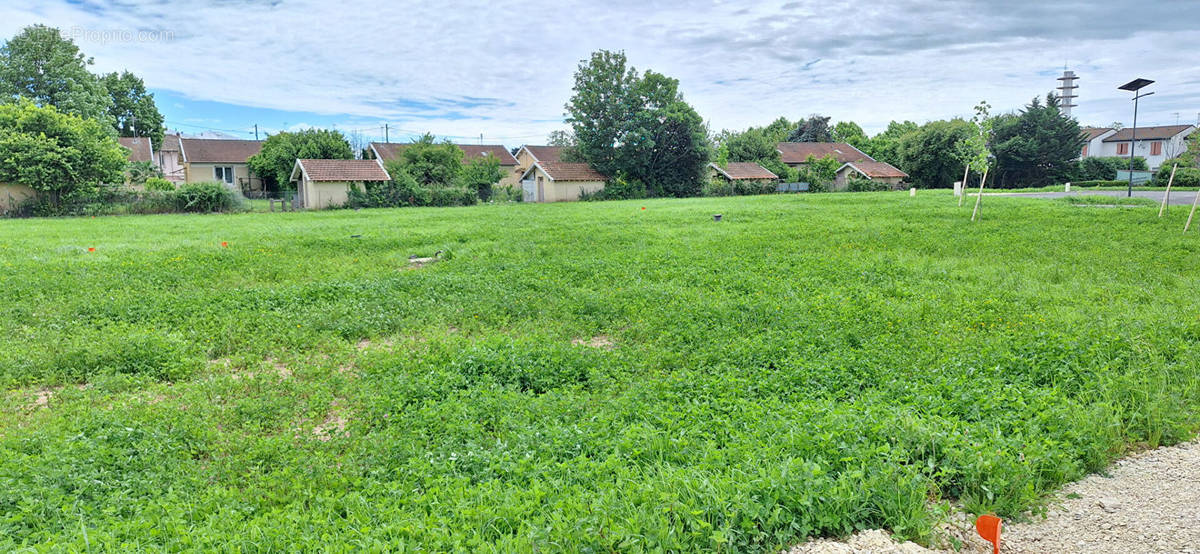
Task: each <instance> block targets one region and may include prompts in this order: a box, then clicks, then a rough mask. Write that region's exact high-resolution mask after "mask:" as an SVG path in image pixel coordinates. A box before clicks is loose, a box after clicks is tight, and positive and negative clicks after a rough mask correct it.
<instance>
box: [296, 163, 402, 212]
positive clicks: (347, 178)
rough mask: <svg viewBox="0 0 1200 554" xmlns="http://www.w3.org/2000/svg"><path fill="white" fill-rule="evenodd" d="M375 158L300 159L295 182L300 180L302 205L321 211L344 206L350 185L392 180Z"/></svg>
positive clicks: (298, 189) (298, 195) (298, 191)
mask: <svg viewBox="0 0 1200 554" xmlns="http://www.w3.org/2000/svg"><path fill="white" fill-rule="evenodd" d="M389 180H391V177H389V176H388V174H387V172H386V171H384V170H383V167H382V166H380V165H379V162H377V161H375V160H305V159H301V160H296V165H294V166H292V176H291V182H293V183H296V198H297V199H299V201H300V207H301V208H304V209H309V210H320V209H324V208H329V207H333V206H341V205H343V204H345V203H346V201H347V200H349V199H350V188H351V187H355V188H358V189H359V190H362V189H361V188H359V187H360V183H363V182H378V181H389Z"/></svg>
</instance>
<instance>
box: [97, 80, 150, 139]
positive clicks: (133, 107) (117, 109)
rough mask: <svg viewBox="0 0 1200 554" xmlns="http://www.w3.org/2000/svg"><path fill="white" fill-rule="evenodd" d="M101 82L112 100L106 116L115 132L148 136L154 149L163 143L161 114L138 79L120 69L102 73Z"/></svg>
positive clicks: (124, 134)
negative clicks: (115, 71) (103, 74)
mask: <svg viewBox="0 0 1200 554" xmlns="http://www.w3.org/2000/svg"><path fill="white" fill-rule="evenodd" d="M101 83H103V85H104V89H105V91H107V92H108V96H109V98H110V99H111V100H112V101H111V103H110V105H109V108H108V115H109V116H110V117H111V118H112V121H113V124H114V125H115V126H116V128H117V133H118V134H120V135H121V136H123V137H149V138H150V140H151V142H152V143H153V144H154V149H155V150H157V149H158V148H159V147H160V146H162V140H163V132H164V130H165V129H164V128H163V116H162V114H161V113H159V111H158V106H156V105H155V104H154V95H153V94H151V93H148V92H146V84H145V83H144V82H142V80H141V78H139V77H138V76H136V75H134V74H132V73H130V72H128V71H123V72H121V73H109V74H107V75H105V76H104V77H103V78H101Z"/></svg>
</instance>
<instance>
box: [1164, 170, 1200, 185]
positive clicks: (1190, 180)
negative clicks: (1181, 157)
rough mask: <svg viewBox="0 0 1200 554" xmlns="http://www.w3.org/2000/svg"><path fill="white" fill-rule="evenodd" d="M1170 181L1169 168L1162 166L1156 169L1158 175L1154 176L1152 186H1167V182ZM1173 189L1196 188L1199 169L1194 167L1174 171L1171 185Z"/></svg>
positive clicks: (1198, 180) (1199, 178)
mask: <svg viewBox="0 0 1200 554" xmlns="http://www.w3.org/2000/svg"><path fill="white" fill-rule="evenodd" d="M1170 179H1171V168H1170V167H1167V166H1165V165H1164V166H1163V167H1161V168H1159V169H1158V173H1157V174H1155V175H1154V184H1155V185H1157V186H1160V187H1165V186H1167V181H1168V180H1170ZM1171 186H1173V187H1196V186H1200V169H1197V168H1195V167H1181V168H1179V169H1178V170H1176V171H1175V181H1174V182H1172V183H1171Z"/></svg>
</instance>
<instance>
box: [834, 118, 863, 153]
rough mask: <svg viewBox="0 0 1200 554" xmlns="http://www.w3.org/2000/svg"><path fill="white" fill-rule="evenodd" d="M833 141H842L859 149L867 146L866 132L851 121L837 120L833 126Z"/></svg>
mask: <svg viewBox="0 0 1200 554" xmlns="http://www.w3.org/2000/svg"><path fill="white" fill-rule="evenodd" d="M833 142H844V143H846V144H849V145H850V146H853V147H855V148H857V149H859V150H863V149H864V148H866V147H867V143H868V142H870V139H868V138H867V133H866V132H864V131H863V130H862V127H859V126H858V124H857V123H855V122H853V121H839V122H838V124H837V125H834V126H833Z"/></svg>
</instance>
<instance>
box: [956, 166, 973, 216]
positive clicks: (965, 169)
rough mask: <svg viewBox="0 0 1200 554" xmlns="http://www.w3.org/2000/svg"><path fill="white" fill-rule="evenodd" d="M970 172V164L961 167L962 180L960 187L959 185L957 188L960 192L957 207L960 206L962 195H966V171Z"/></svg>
mask: <svg viewBox="0 0 1200 554" xmlns="http://www.w3.org/2000/svg"><path fill="white" fill-rule="evenodd" d="M970 172H971V166H970V165H968V166H967V167H964V168H963V180H962V187H960V188H959V189H958V192H959V193H960V194H959V195H958V207H960V208H961V207H962V201H963V197H964V196H966V195H967V174H968V173H970Z"/></svg>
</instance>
